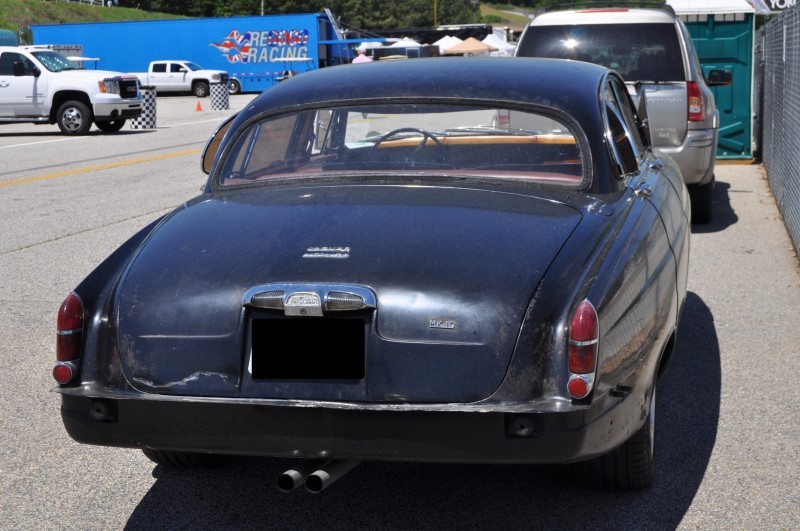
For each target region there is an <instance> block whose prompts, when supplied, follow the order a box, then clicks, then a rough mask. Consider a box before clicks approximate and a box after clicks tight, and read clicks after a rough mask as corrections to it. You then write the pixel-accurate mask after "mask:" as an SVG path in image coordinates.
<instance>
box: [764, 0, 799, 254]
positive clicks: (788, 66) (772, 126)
mask: <svg viewBox="0 0 800 531" xmlns="http://www.w3.org/2000/svg"><path fill="white" fill-rule="evenodd" d="M755 45H756V49H755V55H756V57H755V61H756V73H755V74H756V75H755V91H754V92H755V102H756V109H757V114H756V119H755V122H756V127H755V129H754V133H755V137H754V138H755V143H756V155H757V156H760V157H761V160H762V162H763V164H764V169H765V170H766V172H767V179H768V180H769V185H770V188H771V189H772V194H773V195H774V196H775V201H776V202H777V204H778V208H779V209H780V211H781V214H782V215H783V219H784V223H785V224H786V228H787V230H788V232H789V236H790V238H791V239H792V243H793V245H794V249H795V253H796V254H797V256H800V7H797V6H795V7H792V8H791V9H787V10H785V11H783V12H782V13H781V14H780V15H778V16H776V17H774V18H772V19H771V20H770V21H769V22H767V23H766V24H765V25H764V26H763V27H762V28H761V29H759V30H758V33H757V34H756V42H755Z"/></svg>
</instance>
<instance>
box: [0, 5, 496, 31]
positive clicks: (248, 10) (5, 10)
mask: <svg viewBox="0 0 800 531" xmlns="http://www.w3.org/2000/svg"><path fill="white" fill-rule="evenodd" d="M86 1H88V0H86ZM95 1H99V0H95ZM434 7H435V9H434ZM325 8H328V9H330V10H331V12H332V13H333V14H334V15H336V17H337V18H338V22H339V23H340V24H341V25H342V26H343V27H345V28H352V29H365V30H380V29H401V28H420V27H430V26H433V25H435V24H436V25H447V24H470V23H485V22H486V21H485V20H483V16H482V11H483V9H482V6H481V5H480V3H479V2H478V0H474V3H473V0H402V1H395V2H386V1H385V0H380V1H379V0H193V1H191V2H189V1H186V0H118V6H117V7H111V8H109V7H102V6H100V5H96V4H95V5H91V4H88V3H84V2H80V1H75V0H73V1H71V2H67V1H57V0H0V28H4V29H9V30H11V31H14V32H18V33H19V34H21V35H22V37H23V38H26V37H27V35H28V34H29V33H28V32H27V28H28V27H29V26H31V25H35V24H57V23H70V22H108V21H119V20H154V19H165V18H176V17H227V16H249V15H260V14H262V9H263V14H264V15H277V14H296V13H319V12H322V11H324V9H325ZM502 19H503V18H502V17H501V20H502ZM492 20H495V17H493V18H492ZM27 40H29V39H27Z"/></svg>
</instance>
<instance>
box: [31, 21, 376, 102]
mask: <svg viewBox="0 0 800 531" xmlns="http://www.w3.org/2000/svg"><path fill="white" fill-rule="evenodd" d="M31 31H32V35H33V41H34V43H40V42H42V43H56V44H57V43H70V44H80V45H82V46H83V51H84V54H86V55H87V56H92V57H99V58H100V61H101V64H102V67H103V68H105V69H108V70H116V71H119V72H141V71H144V70H147V68H148V65H149V64H150V62H151V61H155V60H160V59H164V57H165V56H166V55H168V56H169V57H180V58H182V59H186V60H190V61H194V62H196V63H198V64H201V65H203V67H204V68H207V69H214V70H224V71H227V72H228V73H229V75H230V80H229V85H228V90H229V92H231V93H233V94H236V93H239V92H261V91H263V90H265V89H267V88H269V87H271V86H273V85H274V84H275V83H278V82H280V81H282V80H283V79H285V78H286V77H289V76H292V75H296V74H300V73H303V72H306V71H308V70H314V69H317V68H322V67H326V66H333V65H337V64H343V63H349V62H350V59H351V58H352V56H353V52H352V44H353V41H350V40H348V39H346V38H345V37H344V34H343V32H342V31H341V29H340V28H339V27H338V26H337V24H336V21H335V19H334V17H333V15H332V14H331V13H330V11H328V10H326V12H325V13H312V14H295V15H269V16H246V17H222V18H190V19H170V20H155V21H127V22H96V23H81V24H52V25H36V26H31ZM361 41H362V40H361V39H359V40H357V41H354V42H361ZM165 54H166V55H165Z"/></svg>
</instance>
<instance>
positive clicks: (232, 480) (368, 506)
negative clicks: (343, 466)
mask: <svg viewBox="0 0 800 531" xmlns="http://www.w3.org/2000/svg"><path fill="white" fill-rule="evenodd" d="M720 382H721V372H720V351H719V344H718V341H717V334H716V331H715V327H714V319H713V316H712V315H711V312H710V311H709V308H708V307H707V306H706V305H705V303H704V302H703V301H702V300H701V299H700V298H699V297H698V296H697V295H696V294H694V293H689V294H688V297H687V300H686V304H685V306H684V310H683V317H682V329H681V331H680V334H679V338H678V341H677V349H676V351H675V353H674V355H673V357H672V360H671V362H670V365H669V367H668V368H667V370H666V372H665V374H664V375H663V377H662V378H661V380H660V382H659V390H658V394H657V396H658V401H659V403H658V407H657V415H656V419H657V428H656V432H657V433H656V462H657V473H656V481H655V483H654V485H653V486H652V487H651V488H650V489H648V490H646V491H644V492H639V493H616V492H602V491H596V490H593V489H590V488H588V487H583V486H581V485H578V484H576V483H575V480H574V479H573V477H572V475H571V473H570V470H571V468H569V467H565V466H513V465H450V464H435V463H432V464H418V463H413V464H412V463H378V462H367V463H362V464H361V465H360V466H358V467H356V468H355V469H354V470H353V471H352V472H350V473H349V474H348V475H346V476H345V477H343V478H342V479H340V480H339V481H338V482H337V483H335V484H334V485H332V486H331V487H330V488H328V489H327V490H325V491H324V492H322V493H320V494H310V493H308V492H306V491H305V490H304V489H303V488H300V489H297V490H295V491H293V492H290V493H288V494H284V493H281V492H280V491H278V489H277V488H276V486H275V480H276V479H277V477H278V475H279V474H280V473H281V472H283V471H284V470H286V469H287V468H289V466H291V464H293V462H292V461H289V460H285V459H266V458H263V459H262V458H247V457H231V458H227V459H225V460H224V461H222V462H221V463H220V464H219V465H218V466H216V467H213V468H209V469H204V470H186V471H181V470H177V471H176V470H171V469H166V468H164V467H161V466H157V467H155V469H154V470H153V476H154V477H155V478H156V481H155V483H154V484H153V486H152V488H151V489H150V491H148V493H147V494H146V495H145V496H144V498H142V500H141V501H140V502H139V504H138V506H137V508H136V510H135V511H134V512H133V514H131V515H130V518H129V520H128V524H127V526H126V529H131V530H138V529H147V530H150V529H154V528H156V529H175V528H181V529H193V530H199V529H215V530H221V529H237V530H241V529H265V528H269V529H326V530H332V529H354V528H369V529H451V528H459V529H499V528H505V529H548V530H549V529H587V528H590V529H645V528H646V529H675V528H676V527H678V525H679V524H680V522H681V520H682V519H683V517H684V515H685V514H686V512H687V510H688V509H689V507H690V506H691V504H692V502H693V499H694V496H695V494H696V493H697V490H698V488H699V486H700V483H701V481H702V480H703V476H704V474H705V471H706V468H707V467H708V463H709V459H710V456H711V452H712V450H713V448H714V442H715V440H716V435H717V424H718V420H719V408H720ZM142 473H146V471H145V470H143V471H142Z"/></svg>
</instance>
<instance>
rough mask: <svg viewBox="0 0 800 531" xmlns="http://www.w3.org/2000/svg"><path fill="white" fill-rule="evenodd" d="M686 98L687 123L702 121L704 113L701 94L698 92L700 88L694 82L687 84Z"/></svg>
mask: <svg viewBox="0 0 800 531" xmlns="http://www.w3.org/2000/svg"><path fill="white" fill-rule="evenodd" d="M686 96H687V99H688V101H689V121H690V122H700V121H702V120H703V119H704V118H705V114H706V113H705V109H704V105H703V94H702V93H701V92H700V86H699V85H698V84H697V83H695V82H694V81H689V82H687V83H686Z"/></svg>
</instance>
